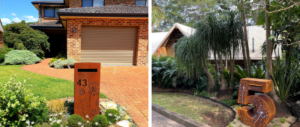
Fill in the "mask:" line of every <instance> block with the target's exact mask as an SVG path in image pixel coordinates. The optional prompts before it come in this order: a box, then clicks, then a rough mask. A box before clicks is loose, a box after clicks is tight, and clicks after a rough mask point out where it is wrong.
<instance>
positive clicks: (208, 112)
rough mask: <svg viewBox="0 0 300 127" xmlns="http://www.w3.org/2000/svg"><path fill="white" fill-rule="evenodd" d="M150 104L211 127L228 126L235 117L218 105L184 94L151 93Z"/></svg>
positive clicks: (225, 108) (231, 112) (227, 109)
mask: <svg viewBox="0 0 300 127" xmlns="http://www.w3.org/2000/svg"><path fill="white" fill-rule="evenodd" d="M152 102H153V103H155V104H157V105H159V106H162V107H164V108H166V109H167V110H169V111H171V112H176V113H179V114H181V115H184V116H186V117H188V118H191V119H193V120H195V121H198V122H201V123H205V124H208V125H210V126H213V127H224V125H228V124H229V122H231V121H232V120H233V119H234V115H235V112H233V111H232V110H231V109H230V108H228V107H225V106H224V105H222V104H220V103H217V102H214V101H212V100H210V99H208V98H201V97H199V96H193V95H191V94H186V93H176V92H152Z"/></svg>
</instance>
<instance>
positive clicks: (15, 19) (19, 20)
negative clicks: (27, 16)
mask: <svg viewBox="0 0 300 127" xmlns="http://www.w3.org/2000/svg"><path fill="white" fill-rule="evenodd" d="M12 21H14V22H21V21H22V20H21V19H19V18H18V17H16V18H13V20H12Z"/></svg>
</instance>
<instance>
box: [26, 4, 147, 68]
mask: <svg viewBox="0 0 300 127" xmlns="http://www.w3.org/2000/svg"><path fill="white" fill-rule="evenodd" d="M32 4H33V5H34V6H35V8H36V9H37V10H38V11H39V22H38V23H36V24H30V26H31V27H32V28H34V29H38V30H41V31H43V32H45V33H46V34H47V35H48V36H49V42H50V50H51V51H50V53H48V54H46V55H47V56H49V57H51V56H55V55H57V53H59V52H61V51H66V52H67V57H68V58H74V59H76V60H77V61H80V62H100V63H102V64H104V65H105V64H108V65H136V66H145V65H146V63H147V59H148V55H147V54H148V0H63V1H50V0H41V1H33V2H32Z"/></svg>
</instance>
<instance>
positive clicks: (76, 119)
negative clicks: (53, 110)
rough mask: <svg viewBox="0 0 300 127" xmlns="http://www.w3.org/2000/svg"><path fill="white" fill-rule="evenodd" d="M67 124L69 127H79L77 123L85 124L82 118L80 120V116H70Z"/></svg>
mask: <svg viewBox="0 0 300 127" xmlns="http://www.w3.org/2000/svg"><path fill="white" fill-rule="evenodd" d="M68 122H69V124H68V125H69V127H80V125H79V124H78V122H81V123H82V125H83V124H84V123H85V120H84V118H82V117H81V116H80V115H75V114H73V115H71V116H70V118H69V119H68Z"/></svg>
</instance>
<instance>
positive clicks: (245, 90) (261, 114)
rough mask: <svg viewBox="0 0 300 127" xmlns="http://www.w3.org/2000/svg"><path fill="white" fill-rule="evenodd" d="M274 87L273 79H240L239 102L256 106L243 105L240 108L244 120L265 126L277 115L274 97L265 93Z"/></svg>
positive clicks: (253, 125)
mask: <svg viewBox="0 0 300 127" xmlns="http://www.w3.org/2000/svg"><path fill="white" fill-rule="evenodd" d="M272 88H273V84H272V80H266V79H254V78H243V79H241V80H240V88H239V94H238V103H240V104H243V105H247V104H249V103H251V104H253V105H254V106H255V108H252V107H249V106H243V107H241V108H239V109H238V115H239V117H240V119H241V121H242V122H244V123H245V124H247V125H249V126H251V127H264V126H266V125H267V124H268V123H269V122H271V121H272V119H273V118H274V117H275V113H276V109H275V105H274V102H273V101H272V99H271V98H270V97H269V96H267V95H265V94H264V93H267V92H270V91H271V90H272Z"/></svg>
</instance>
